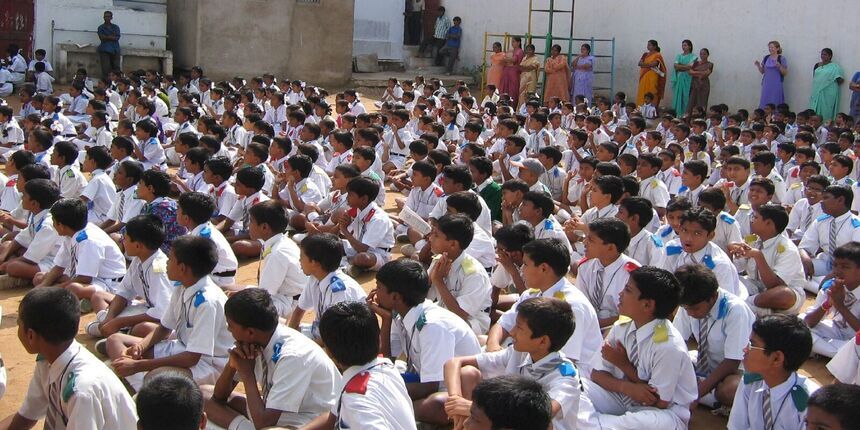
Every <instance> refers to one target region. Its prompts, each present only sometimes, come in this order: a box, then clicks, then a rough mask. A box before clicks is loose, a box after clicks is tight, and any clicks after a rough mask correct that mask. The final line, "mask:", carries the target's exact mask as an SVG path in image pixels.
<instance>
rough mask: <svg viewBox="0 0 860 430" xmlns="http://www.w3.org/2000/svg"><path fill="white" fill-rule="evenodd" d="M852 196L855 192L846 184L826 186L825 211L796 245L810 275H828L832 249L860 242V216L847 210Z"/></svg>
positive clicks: (823, 206)
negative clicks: (844, 185) (845, 185)
mask: <svg viewBox="0 0 860 430" xmlns="http://www.w3.org/2000/svg"><path fill="white" fill-rule="evenodd" d="M853 199H854V193H853V192H852V191H851V190H850V189H848V188H846V187H842V186H839V185H830V186H829V187H827V188H825V189H824V193H823V194H822V197H821V210H822V212H823V214H822V215H820V216H819V217H818V218H816V219H815V221H813V222H812V225H810V226H809V228H808V229H807V230H806V233H804V234H803V239H802V240H801V241H800V244H799V245H798V246H797V247H798V248H799V249H800V258H801V260H802V261H803V270H804V272H806V275H807V276H824V275H826V274H827V273H828V272H829V271H830V268H831V267H832V263H833V251H834V250H836V248H838V247H840V246H842V245H844V244H846V243H848V242H857V241H860V218H858V217H857V215H854V214H852V213H851V211H849V210H848V209H849V208H850V207H851V203H852V202H853ZM819 251H820V252H819Z"/></svg>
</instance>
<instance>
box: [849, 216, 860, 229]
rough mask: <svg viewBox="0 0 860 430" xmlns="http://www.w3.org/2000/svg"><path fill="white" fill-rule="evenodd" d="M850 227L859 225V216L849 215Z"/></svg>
mask: <svg viewBox="0 0 860 430" xmlns="http://www.w3.org/2000/svg"><path fill="white" fill-rule="evenodd" d="M851 227H854V228H857V227H860V218H856V217H853V216H852V217H851Z"/></svg>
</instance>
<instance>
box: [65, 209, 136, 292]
mask: <svg viewBox="0 0 860 430" xmlns="http://www.w3.org/2000/svg"><path fill="white" fill-rule="evenodd" d="M54 265H56V266H58V267H62V268H63V269H66V270H65V271H64V273H65V274H66V275H68V276H69V277H70V278H73V277H75V276H90V277H92V278H93V282H96V281H97V280H101V281H104V282H105V284H106V285H108V286H110V285H112V284H113V283H112V282H108V281H111V280H114V279H118V278H122V277H123V276H125V256H124V255H123V254H122V251H120V249H119V246H117V244H116V242H114V241H113V239H111V237H110V236H108V234H107V233H105V232H104V231H103V230H102V229H100V228H99V227H98V226H96V225H94V224H92V223H87V225H86V227H84V228H83V229H82V230H80V231H78V232H75V234H73V235H72V237H64V238H63V243H62V246H60V250H59V252H57V256H56V258H54Z"/></svg>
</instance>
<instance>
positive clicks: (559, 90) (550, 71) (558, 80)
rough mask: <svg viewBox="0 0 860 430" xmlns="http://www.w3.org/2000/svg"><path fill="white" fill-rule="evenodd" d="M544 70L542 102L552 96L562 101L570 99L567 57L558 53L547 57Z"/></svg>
mask: <svg viewBox="0 0 860 430" xmlns="http://www.w3.org/2000/svg"><path fill="white" fill-rule="evenodd" d="M544 70H545V71H546V82H545V83H544V94H543V98H544V102H546V100H549V99H551V98H552V97H558V98H560V99H561V101H563V102H566V101H568V100H570V68H569V67H568V65H567V57H566V56H564V55H559V56H557V57H555V58H553V57H549V58H547V59H546V63H545V66H544Z"/></svg>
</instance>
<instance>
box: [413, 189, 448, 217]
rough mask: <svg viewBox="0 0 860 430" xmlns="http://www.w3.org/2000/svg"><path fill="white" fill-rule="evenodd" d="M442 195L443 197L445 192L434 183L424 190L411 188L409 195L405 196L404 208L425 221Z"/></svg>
mask: <svg viewBox="0 0 860 430" xmlns="http://www.w3.org/2000/svg"><path fill="white" fill-rule="evenodd" d="M443 195H445V192H444V191H442V188H441V187H440V186H439V185H438V184H436V183H435V182H433V183H431V184H430V186H428V187H427V188H424V189H422V188H420V187H418V186H413V187H412V190H411V191H409V195H408V196H406V206H408V207H409V209H412V210H413V211H415V213H417V214H418V215H419V216H421V218H424V219H427V218H429V217H430V211H432V210H433V208H434V207H435V206H436V202H437V201H439V198H441V197H442V196H443Z"/></svg>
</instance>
